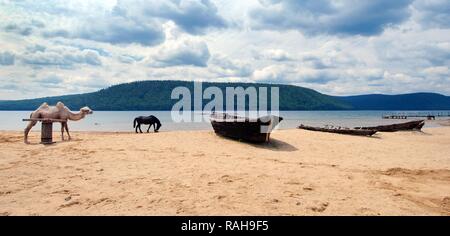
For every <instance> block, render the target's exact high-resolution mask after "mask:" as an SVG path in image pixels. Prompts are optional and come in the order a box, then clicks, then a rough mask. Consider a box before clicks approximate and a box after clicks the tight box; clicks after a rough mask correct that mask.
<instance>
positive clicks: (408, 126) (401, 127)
mask: <svg viewBox="0 0 450 236" xmlns="http://www.w3.org/2000/svg"><path fill="white" fill-rule="evenodd" d="M424 125H425V120H415V121H410V122H405V123H399V124H391V125H380V126H373V127H355V129H360V130H376V131H378V132H396V131H406V130H421V129H422V127H423V126H424Z"/></svg>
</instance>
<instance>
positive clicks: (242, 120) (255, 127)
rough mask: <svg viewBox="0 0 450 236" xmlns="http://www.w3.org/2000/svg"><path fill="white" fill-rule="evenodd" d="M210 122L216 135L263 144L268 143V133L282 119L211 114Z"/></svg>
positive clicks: (276, 117)
mask: <svg viewBox="0 0 450 236" xmlns="http://www.w3.org/2000/svg"><path fill="white" fill-rule="evenodd" d="M210 120H211V125H212V127H213V129H214V132H215V133H216V134H218V135H221V136H224V137H228V138H232V139H237V140H242V141H246V142H252V143H264V142H268V141H269V138H270V132H272V130H273V128H274V127H275V126H277V125H278V123H280V122H281V121H282V120H283V118H282V117H278V116H264V117H260V118H255V119H250V118H247V117H240V116H234V115H229V114H226V113H213V114H211V117H210Z"/></svg>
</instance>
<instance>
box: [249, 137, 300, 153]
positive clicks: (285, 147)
mask: <svg viewBox="0 0 450 236" xmlns="http://www.w3.org/2000/svg"><path fill="white" fill-rule="evenodd" d="M250 145H252V146H253V147H256V148H262V149H268V150H271V151H278V152H294V151H297V150H298V148H296V147H294V146H292V145H291V144H289V143H286V142H284V141H281V140H278V139H274V138H271V139H270V141H269V142H268V143H261V144H252V143H250Z"/></svg>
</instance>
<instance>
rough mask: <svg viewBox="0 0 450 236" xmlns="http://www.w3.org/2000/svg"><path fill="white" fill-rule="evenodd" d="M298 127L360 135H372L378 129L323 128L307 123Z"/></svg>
mask: <svg viewBox="0 0 450 236" xmlns="http://www.w3.org/2000/svg"><path fill="white" fill-rule="evenodd" d="M298 128H299V129H305V130H310V131H320V132H327V133H335V134H349V135H359V136H372V135H374V134H375V133H376V132H377V131H376V130H361V129H350V128H342V127H338V128H328V127H325V128H321V127H313V126H306V125H300V126H299V127H298Z"/></svg>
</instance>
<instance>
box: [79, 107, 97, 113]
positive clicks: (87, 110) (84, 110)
mask: <svg viewBox="0 0 450 236" xmlns="http://www.w3.org/2000/svg"><path fill="white" fill-rule="evenodd" d="M80 112H82V113H83V114H84V115H90V114H92V113H94V112H93V111H92V110H91V108H89V107H82V108H81V109H80Z"/></svg>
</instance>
